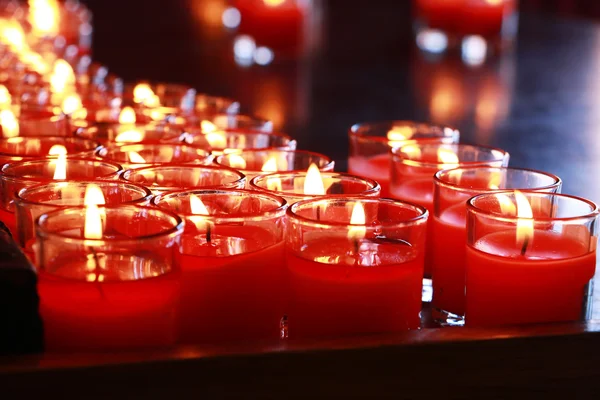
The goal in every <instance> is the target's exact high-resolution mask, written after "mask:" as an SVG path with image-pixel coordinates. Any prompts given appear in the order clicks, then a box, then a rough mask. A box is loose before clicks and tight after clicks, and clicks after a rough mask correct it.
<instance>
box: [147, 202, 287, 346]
mask: <svg viewBox="0 0 600 400" xmlns="http://www.w3.org/2000/svg"><path fill="white" fill-rule="evenodd" d="M153 203H154V205H155V206H157V207H158V208H161V209H166V210H169V211H172V212H174V213H177V214H179V215H180V216H181V217H182V218H183V219H184V221H185V231H184V233H183V236H182V241H181V247H180V249H179V252H180V254H179V264H180V266H181V269H182V273H183V288H182V312H181V319H180V321H181V324H180V332H181V340H182V342H184V343H211V344H214V343H224V342H235V341H239V342H243V341H256V340H269V339H270V340H276V339H277V338H279V337H280V323H281V319H282V317H283V313H284V294H285V279H284V259H283V249H284V243H283V239H284V219H285V209H286V202H285V200H284V199H282V198H280V197H277V196H273V195H270V194H267V193H257V192H253V191H248V190H192V191H180V192H171V193H167V194H164V195H161V196H157V197H156V198H155V199H154V200H153ZM198 204H200V205H201V208H203V209H201V210H199V209H198Z"/></svg>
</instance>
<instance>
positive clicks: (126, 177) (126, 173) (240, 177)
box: [119, 163, 246, 191]
mask: <svg viewBox="0 0 600 400" xmlns="http://www.w3.org/2000/svg"><path fill="white" fill-rule="evenodd" d="M169 168H182V169H183V168H188V169H189V168H193V169H204V170H210V171H226V172H230V173H232V174H233V175H236V177H237V178H238V179H236V180H235V181H233V182H229V183H223V184H219V185H211V186H205V187H206V188H207V189H210V188H217V187H219V188H225V187H230V188H235V187H237V185H241V184H244V186H245V184H246V175H244V174H243V173H242V172H240V171H238V170H236V169H234V168H229V167H225V166H222V165H219V166H216V165H204V164H191V163H164V164H158V165H148V166H146V167H141V168H129V169H126V170H124V171H123V172H122V173H121V174H120V176H119V178H120V179H121V180H122V181H125V182H128V183H134V184H137V185H140V183H137V182H133V181H131V180H130V176H131V175H132V174H136V173H138V172H144V171H148V170H153V169H154V170H156V169H169ZM142 186H143V185H142ZM151 188H155V189H156V190H163V189H167V191H172V190H169V189H172V188H173V186H151V187H149V189H150V190H152V189H151ZM192 188H193V187H190V188H187V190H191V189H192Z"/></svg>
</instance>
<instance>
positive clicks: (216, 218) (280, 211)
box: [152, 189, 288, 223]
mask: <svg viewBox="0 0 600 400" xmlns="http://www.w3.org/2000/svg"><path fill="white" fill-rule="evenodd" d="M203 194H204V195H210V194H212V195H215V194H217V195H225V196H228V197H233V196H234V195H237V196H239V197H252V198H257V197H259V198H263V199H269V200H270V201H273V202H274V204H277V207H276V208H274V209H272V210H267V211H263V212H261V213H256V214H244V215H240V216H228V215H201V214H192V213H189V212H186V213H181V212H176V211H172V210H170V209H169V208H166V207H165V206H164V205H161V204H160V203H161V202H165V201H167V200H168V199H171V198H178V197H189V196H190V195H197V196H201V195H203ZM152 205H153V206H154V207H157V208H160V209H165V210H168V211H171V212H174V213H176V214H178V215H181V216H183V217H185V218H188V217H198V218H202V219H205V220H207V221H210V222H215V223H230V222H246V221H264V220H269V219H274V218H280V217H283V216H285V213H286V210H287V208H288V202H287V201H286V200H285V199H284V198H283V197H281V196H276V195H274V194H271V193H266V192H256V191H254V190H248V189H191V190H173V191H169V192H165V193H162V194H159V195H156V196H154V198H153V199H152Z"/></svg>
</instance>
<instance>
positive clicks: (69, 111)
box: [61, 93, 87, 119]
mask: <svg viewBox="0 0 600 400" xmlns="http://www.w3.org/2000/svg"><path fill="white" fill-rule="evenodd" d="M61 110H62V112H63V113H64V114H66V115H70V116H71V118H73V119H85V117H86V116H87V110H86V109H85V108H83V103H82V102H81V97H79V95H78V94H77V93H73V94H70V95H68V96H67V97H65V99H64V100H63V102H62V104H61Z"/></svg>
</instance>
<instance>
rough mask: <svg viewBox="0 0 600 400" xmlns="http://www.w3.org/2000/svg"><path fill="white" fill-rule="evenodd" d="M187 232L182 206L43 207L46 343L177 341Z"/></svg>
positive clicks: (39, 230)
mask: <svg viewBox="0 0 600 400" xmlns="http://www.w3.org/2000/svg"><path fill="white" fill-rule="evenodd" d="M182 232H183V222H182V220H181V218H180V217H178V216H177V215H176V214H173V213H170V212H168V211H165V210H159V209H157V208H150V207H141V206H135V205H118V206H95V207H76V208H66V209H61V210H57V211H53V212H51V213H48V214H43V215H42V216H41V217H40V218H39V219H38V220H37V223H36V237H37V247H38V249H39V251H38V253H39V254H38V255H37V259H38V273H39V281H38V291H39V296H40V313H41V315H42V319H43V321H44V337H45V348H46V350H48V351H61V350H69V351H73V350H76V351H101V350H116V349H121V350H123V349H127V350H129V349H135V348H153V347H167V346H171V345H173V344H175V342H176V340H177V325H176V324H177V309H178V306H179V292H180V288H179V285H180V274H179V268H178V266H177V263H176V261H175V256H176V253H177V249H178V247H179V239H180V235H181V233H182ZM90 237H91V238H90Z"/></svg>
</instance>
